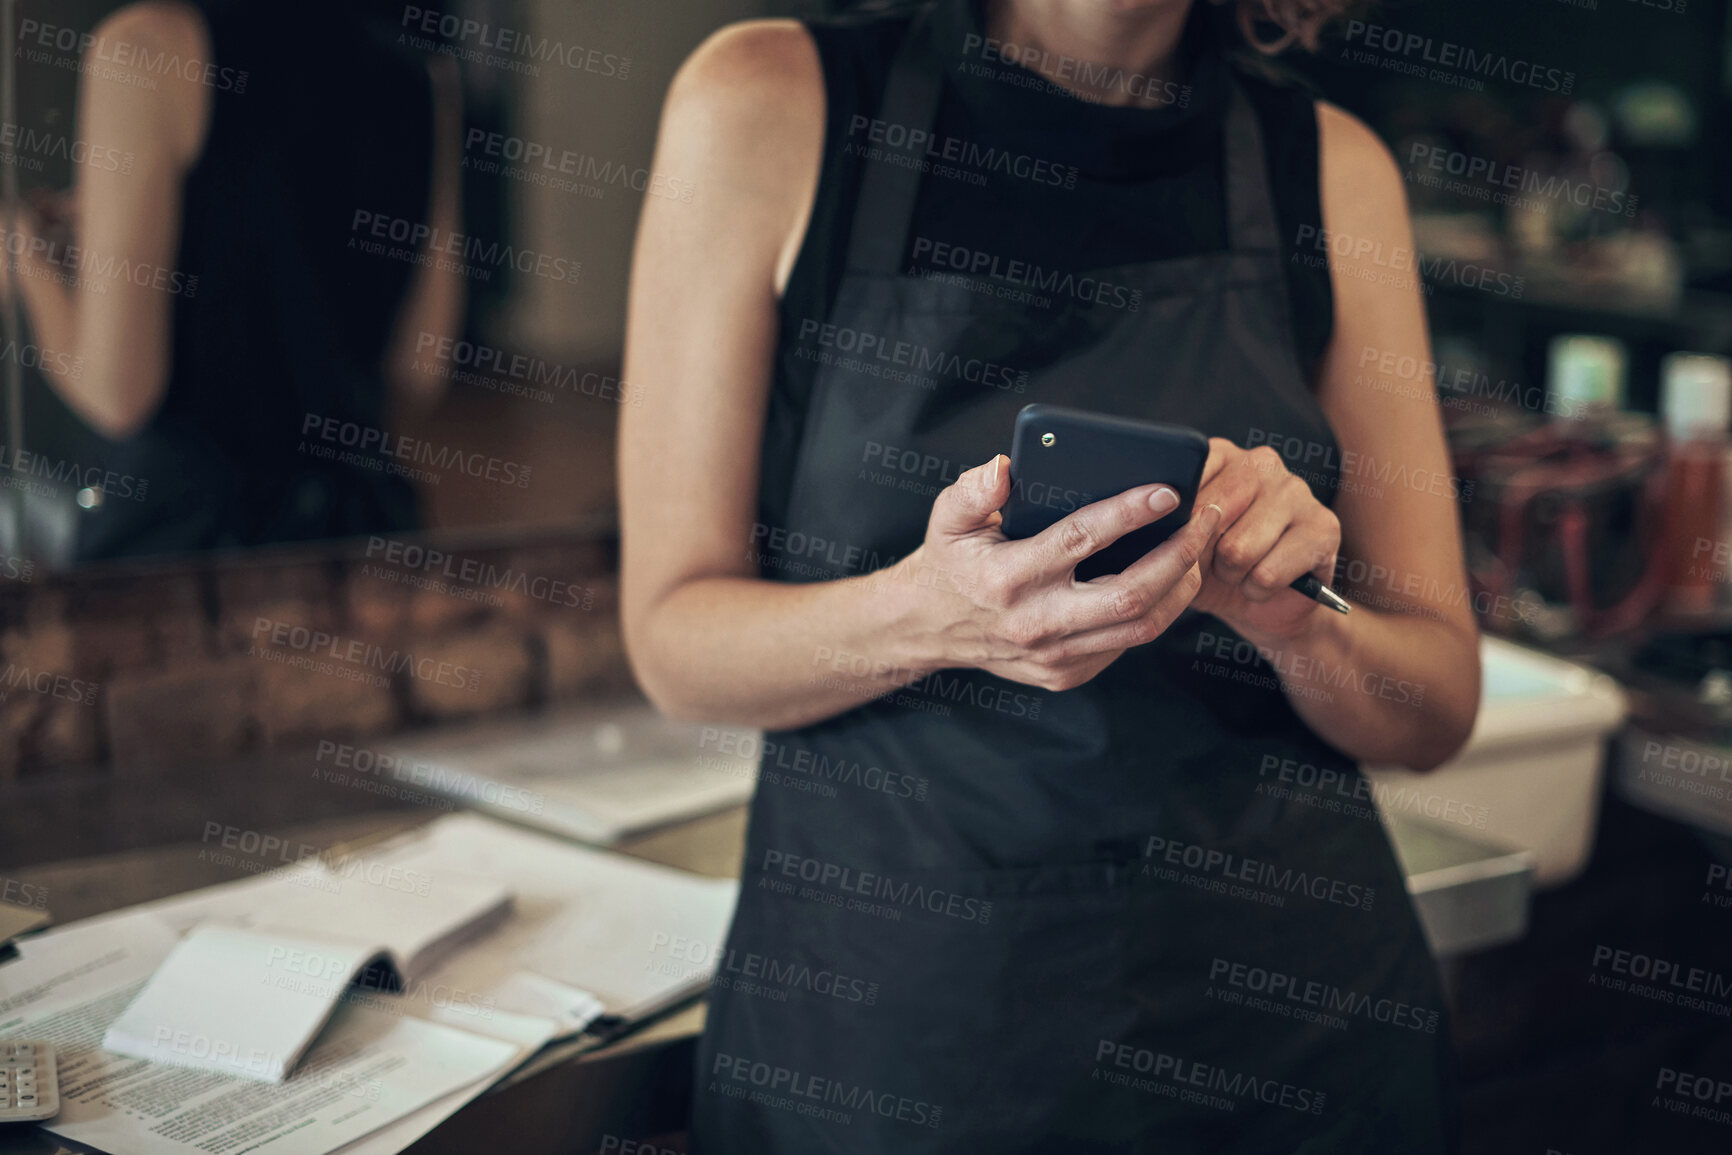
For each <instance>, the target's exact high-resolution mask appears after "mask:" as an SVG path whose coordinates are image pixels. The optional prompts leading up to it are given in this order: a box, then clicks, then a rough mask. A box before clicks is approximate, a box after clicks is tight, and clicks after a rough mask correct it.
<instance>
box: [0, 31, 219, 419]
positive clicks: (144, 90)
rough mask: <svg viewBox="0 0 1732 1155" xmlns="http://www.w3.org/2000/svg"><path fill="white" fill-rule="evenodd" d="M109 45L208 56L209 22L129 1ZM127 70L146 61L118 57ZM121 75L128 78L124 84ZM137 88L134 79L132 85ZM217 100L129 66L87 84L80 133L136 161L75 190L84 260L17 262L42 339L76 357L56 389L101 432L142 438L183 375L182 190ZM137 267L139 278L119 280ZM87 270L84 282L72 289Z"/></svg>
mask: <svg viewBox="0 0 1732 1155" xmlns="http://www.w3.org/2000/svg"><path fill="white" fill-rule="evenodd" d="M95 36H96V45H95V46H94V47H93V48H92V49H91V51H92V52H93V53H94V52H99V51H102V46H104V45H111V44H113V43H114V42H125V43H127V44H131V45H135V46H143V47H145V48H146V49H148V50H149V55H150V56H152V57H159V54H161V58H174V59H182V60H187V59H192V60H208V59H210V41H209V35H208V32H207V30H206V28H205V26H204V19H203V17H201V16H200V15H199V14H198V13H197V11H196V10H194V9H192V8H191V7H189V6H187V5H185V4H181V3H177V2H175V0H145V2H144V3H139V4H132V5H128V6H127V7H125V8H122V9H121V10H120V11H118V12H116V13H115V14H114V15H112V16H110V17H108V19H106V20H104V21H103V22H102V23H101V24H100V25H98V26H97V28H96V32H95ZM104 55H105V56H107V57H109V58H112V59H115V60H123V61H131V60H133V59H136V58H137V57H138V56H139V55H140V54H137V53H131V52H128V53H115V52H105V53H104ZM116 74H119V75H116ZM129 79H130V80H132V81H136V83H128V80H129ZM210 102H211V92H210V90H209V89H208V88H207V87H205V86H204V85H203V84H200V83H198V82H197V81H196V80H188V79H186V78H185V77H184V76H182V75H181V74H180V73H179V72H178V71H175V70H160V71H155V72H145V71H141V70H140V69H138V68H136V67H134V66H133V65H131V64H130V63H127V64H122V63H109V64H107V65H105V68H104V69H88V70H86V71H85V72H83V73H82V75H81V79H80V81H79V99H78V110H79V111H78V130H77V131H78V136H79V138H80V139H82V140H85V141H89V142H91V143H92V144H94V145H98V146H102V147H105V148H113V149H115V150H116V151H117V152H119V153H121V154H130V156H131V160H132V164H131V169H130V171H120V170H121V169H122V168H124V167H125V166H118V165H117V166H114V171H110V167H109V166H104V165H81V166H79V169H78V175H77V183H76V185H75V187H74V190H73V193H74V203H75V209H74V213H73V216H74V219H75V220H76V221H77V222H78V226H79V231H78V235H77V238H76V246H77V249H76V252H77V254H78V256H77V258H76V263H74V258H73V257H72V256H70V255H67V256H63V257H60V258H59V259H58V260H57V261H51V260H50V259H49V258H48V257H47V255H46V253H45V251H44V250H43V249H41V248H40V247H39V246H38V245H37V244H32V243H30V242H32V241H39V240H40V239H39V238H36V237H34V235H32V236H31V237H29V238H27V247H26V250H25V255H24V256H23V257H21V258H20V259H19V261H18V266H19V267H18V273H19V274H20V275H19V276H18V277H17V278H16V280H15V282H14V283H16V284H17V285H18V288H19V293H20V297H21V299H22V302H23V306H24V309H25V311H26V312H27V314H28V315H29V318H30V323H31V325H32V327H33V328H34V330H35V332H36V334H37V336H38V339H39V341H40V343H41V344H42V345H44V346H46V347H48V348H52V349H55V350H56V351H63V352H66V353H68V354H70V357H69V358H68V362H67V364H70V365H72V366H75V367H76V371H71V372H69V371H66V369H65V367H64V366H63V365H56V364H54V363H51V362H46V361H45V362H44V366H43V371H44V373H45V375H46V376H47V378H48V382H49V384H50V386H51V387H53V388H54V389H55V391H56V392H58V393H59V394H60V396H61V398H62V399H63V400H64V401H65V402H66V403H67V405H68V406H70V407H71V408H72V409H73V411H74V412H76V413H77V414H78V415H79V416H80V417H82V418H83V419H84V420H85V421H86V422H88V423H89V424H90V426H91V427H92V428H94V429H95V430H96V431H97V432H99V433H102V434H104V435H105V436H108V437H111V438H121V437H126V436H129V435H131V434H132V433H135V432H137V431H138V429H139V428H141V427H142V426H143V425H144V424H145V423H146V422H147V421H149V420H150V417H151V415H152V414H153V413H155V411H156V408H157V406H158V405H159V404H160V403H161V401H162V394H163V390H164V389H165V387H166V386H167V383H168V376H169V370H170V367H171V349H170V340H171V334H170V319H171V316H172V313H173V293H172V291H171V289H170V288H169V287H166V286H172V284H173V275H174V274H176V273H179V274H192V273H196V272H197V270H196V269H181V270H176V269H174V267H173V265H174V259H175V254H176V253H177V251H178V250H179V247H180V229H181V184H182V181H183V179H184V178H185V176H186V173H187V171H188V169H190V168H191V167H192V165H193V163H194V162H195V161H196V159H197V158H198V155H199V153H200V152H201V151H202V149H203V147H204V138H205V134H206V132H207V130H208V127H209V123H210ZM115 268H124V269H129V270H132V271H133V275H132V276H116V275H106V274H105V273H104V271H103V270H105V269H107V270H112V269H115ZM69 273H76V274H77V281H76V283H75V284H74V285H73V286H67V285H65V284H62V283H61V282H60V279H59V278H64V277H65V276H66V275H67V274H69Z"/></svg>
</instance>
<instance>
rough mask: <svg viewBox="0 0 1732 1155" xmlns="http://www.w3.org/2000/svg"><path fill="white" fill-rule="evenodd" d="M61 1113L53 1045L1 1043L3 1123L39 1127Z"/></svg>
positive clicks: (0, 1117)
mask: <svg viewBox="0 0 1732 1155" xmlns="http://www.w3.org/2000/svg"><path fill="white" fill-rule="evenodd" d="M59 1113H60V1079H59V1077H58V1076H57V1075H56V1073H55V1069H54V1046H53V1044H51V1043H35V1042H30V1041H28V1040H25V1039H0V1123H35V1122H39V1121H40V1120H43V1119H51V1118H53V1117H54V1116H55V1115H57V1114H59Z"/></svg>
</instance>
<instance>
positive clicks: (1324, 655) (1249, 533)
mask: <svg viewBox="0 0 1732 1155" xmlns="http://www.w3.org/2000/svg"><path fill="white" fill-rule="evenodd" d="M1317 120H1318V130H1319V138H1320V153H1321V165H1322V193H1323V225H1324V228H1325V230H1326V231H1327V232H1328V233H1329V234H1330V236H1331V237H1332V238H1333V239H1334V241H1335V242H1336V243H1335V244H1334V245H1333V246H1332V249H1331V256H1330V267H1331V272H1332V283H1333V287H1334V294H1335V331H1334V334H1333V336H1332V338H1331V340H1330V344H1329V348H1328V350H1327V352H1326V353H1325V355H1324V359H1323V364H1322V366H1321V368H1320V370H1319V379H1318V382H1317V393H1318V398H1319V401H1320V403H1321V405H1322V407H1323V410H1324V412H1325V413H1326V414H1327V415H1328V417H1329V421H1330V423H1331V425H1332V426H1333V427H1334V430H1335V434H1336V439H1337V441H1338V442H1339V445H1340V464H1341V481H1342V484H1341V488H1340V490H1339V492H1338V495H1337V498H1336V501H1335V505H1334V512H1333V514H1331V513H1330V511H1329V510H1327V509H1324V508H1323V507H1322V506H1321V505H1319V504H1318V503H1317V502H1316V500H1315V499H1314V498H1313V497H1312V496H1311V494H1310V492H1309V490H1308V489H1307V488H1306V487H1305V485H1304V483H1303V482H1302V481H1299V480H1298V479H1297V478H1296V477H1294V476H1292V475H1291V474H1290V473H1289V472H1288V471H1287V468H1286V465H1285V462H1284V461H1283V460H1282V458H1281V456H1280V454H1279V453H1276V452H1274V451H1272V450H1269V449H1267V448H1263V449H1259V450H1253V451H1252V452H1250V453H1246V452H1244V451H1241V450H1236V449H1234V448H1233V447H1231V446H1226V447H1225V449H1224V450H1222V451H1220V452H1218V453H1217V454H1216V455H1214V456H1213V457H1212V459H1211V462H1210V469H1211V473H1210V475H1209V476H1210V477H1211V479H1212V480H1211V481H1210V482H1209V484H1207V485H1205V489H1204V493H1205V498H1203V499H1200V500H1205V499H1207V496H1208V495H1210V494H1213V493H1223V492H1228V491H1231V490H1233V489H1234V488H1235V487H1237V488H1241V489H1243V488H1252V489H1257V488H1260V489H1261V490H1262V491H1263V492H1264V493H1265V495H1270V496H1266V499H1264V500H1260V501H1259V502H1258V503H1257V506H1256V509H1257V510H1273V511H1279V510H1282V509H1286V510H1289V511H1290V512H1289V513H1281V514H1275V515H1272V516H1269V517H1264V518H1261V519H1260V518H1259V517H1257V516H1255V515H1253V516H1247V517H1245V518H1243V519H1242V520H1241V521H1240V522H1239V523H1238V524H1235V525H1233V527H1232V528H1230V529H1228V530H1225V531H1223V533H1222V536H1221V540H1220V542H1219V543H1218V544H1217V546H1216V548H1215V551H1214V554H1213V556H1212V558H1211V559H1210V560H1209V575H1208V580H1207V581H1206V582H1205V586H1204V591H1203V593H1202V595H1200V596H1199V598H1198V601H1197V604H1198V607H1199V608H1204V609H1208V610H1209V611H1210V612H1213V613H1215V614H1217V616H1219V617H1221V618H1222V619H1223V620H1225V621H1227V622H1228V623H1229V624H1230V625H1232V626H1233V627H1234V628H1235V629H1236V630H1238V632H1239V633H1241V634H1243V635H1244V636H1245V638H1246V639H1247V640H1249V641H1251V642H1254V643H1256V644H1257V645H1258V646H1259V647H1260V648H1262V649H1263V650H1264V651H1265V652H1266V654H1267V655H1269V656H1270V660H1271V661H1272V664H1273V665H1274V666H1275V668H1276V670H1277V672H1278V673H1279V674H1280V676H1281V680H1282V683H1283V684H1284V685H1285V686H1286V688H1287V690H1288V696H1289V698H1290V700H1291V701H1292V703H1293V707H1294V709H1296V710H1297V711H1298V712H1299V713H1300V715H1302V716H1303V717H1304V718H1305V720H1306V721H1307V722H1308V723H1309V724H1310V725H1311V727H1312V728H1313V729H1315V730H1316V731H1317V733H1318V734H1320V735H1321V736H1322V737H1324V738H1325V739H1327V740H1328V741H1330V742H1331V743H1333V744H1334V745H1335V746H1337V747H1339V748H1340V749H1341V750H1343V751H1345V752H1346V753H1348V754H1351V755H1353V756H1354V757H1357V758H1362V759H1366V760H1368V761H1374V762H1392V763H1399V764H1402V765H1406V766H1409V767H1412V768H1414V769H1418V770H1429V769H1431V768H1433V767H1435V766H1436V765H1438V764H1439V763H1440V762H1442V761H1444V760H1446V759H1447V758H1448V757H1449V756H1450V755H1451V754H1453V753H1454V752H1455V751H1456V750H1457V749H1458V748H1459V747H1460V746H1461V744H1462V743H1463V742H1464V741H1466V740H1467V736H1468V733H1469V731H1470V730H1471V729H1472V726H1473V720H1474V716H1475V714H1476V713H1477V711H1478V708H1479V681H1480V666H1479V631H1478V627H1477V626H1476V624H1475V622H1474V619H1473V614H1472V611H1471V609H1470V608H1469V604H1468V599H1467V597H1466V591H1467V586H1466V580H1467V579H1466V573H1465V571H1464V568H1463V563H1462V549H1461V534H1460V529H1459V526H1458V522H1457V517H1456V508H1455V500H1454V492H1455V485H1454V482H1453V479H1452V478H1451V476H1450V472H1449V469H1450V463H1449V455H1448V452H1447V449H1446V446H1445V442H1444V436H1443V425H1442V420H1441V418H1440V416H1439V412H1438V406H1437V401H1436V398H1435V396H1434V395H1433V393H1432V389H1431V385H1430V382H1429V380H1420V381H1418V382H1417V383H1416V382H1413V381H1406V382H1403V381H1400V380H1396V379H1394V378H1393V377H1392V376H1380V375H1379V373H1378V372H1377V367H1378V365H1379V364H1396V363H1398V362H1399V361H1400V359H1402V358H1411V359H1412V362H1413V363H1416V364H1423V363H1425V362H1426V361H1429V360H1430V357H1431V352H1430V342H1429V339H1428V337H1427V332H1426V322H1425V311H1424V307H1423V305H1422V302H1421V297H1420V291H1419V288H1418V284H1417V282H1418V276H1419V274H1418V268H1417V262H1416V261H1415V260H1414V259H1413V237H1412V229H1411V227H1410V225H1409V223H1408V218H1407V203H1406V197H1405V195H1404V193H1403V190H1402V183H1401V176H1400V173H1399V171H1398V170H1397V168H1396V165H1395V162H1394V160H1393V159H1392V158H1391V157H1390V155H1389V152H1388V150H1387V149H1385V148H1384V146H1383V144H1382V143H1381V142H1380V141H1379V140H1378V139H1377V138H1376V136H1375V135H1373V134H1372V132H1371V131H1370V130H1369V129H1367V128H1366V127H1365V126H1364V125H1363V124H1362V123H1360V122H1359V121H1358V120H1356V119H1354V118H1353V117H1351V116H1349V115H1348V114H1346V113H1344V112H1342V111H1341V110H1339V109H1337V108H1334V107H1332V106H1329V105H1326V104H1322V103H1319V105H1318V112H1317ZM1342 238H1351V240H1352V242H1353V247H1350V246H1349V245H1348V244H1347V243H1346V242H1344V241H1343V240H1342ZM1355 247H1357V248H1360V250H1361V251H1364V252H1376V253H1378V254H1379V257H1378V259H1377V261H1376V262H1375V263H1374V261H1373V259H1372V258H1370V257H1359V258H1355V257H1354V256H1351V255H1349V256H1347V257H1342V256H1339V255H1337V251H1336V250H1339V249H1343V248H1345V249H1348V251H1349V252H1350V253H1351V252H1352V251H1353V249H1354V248H1355ZM1385 353H1388V354H1391V355H1392V359H1391V360H1389V361H1385V360H1384V354H1385ZM1275 494H1279V496H1278V497H1277V496H1272V495H1275ZM1338 548H1339V550H1340V551H1341V553H1342V555H1343V556H1345V557H1347V558H1350V559H1353V560H1354V561H1356V562H1364V563H1366V564H1367V566H1373V567H1378V572H1384V573H1388V574H1392V575H1395V580H1394V581H1392V582H1390V583H1388V586H1389V588H1379V589H1378V591H1377V594H1378V605H1377V606H1376V607H1372V606H1369V605H1366V604H1365V603H1364V602H1363V601H1360V603H1359V604H1357V605H1356V606H1355V608H1354V610H1353V612H1352V613H1351V614H1349V615H1347V616H1342V615H1340V614H1336V613H1333V612H1331V611H1329V610H1327V609H1324V608H1322V607H1320V606H1317V605H1315V604H1314V603H1312V602H1310V601H1309V600H1308V599H1306V598H1304V597H1302V596H1301V595H1299V594H1296V593H1294V592H1293V591H1291V590H1288V589H1286V588H1285V587H1286V584H1287V583H1288V582H1289V581H1291V580H1292V579H1293V578H1295V577H1298V576H1300V575H1301V574H1304V573H1307V572H1314V573H1316V574H1317V575H1318V576H1319V577H1322V578H1324V579H1325V580H1329V579H1330V578H1331V576H1332V571H1333V570H1334V568H1335V563H1336V555H1337V549H1338ZM1353 568H1354V572H1357V571H1358V569H1359V567H1357V566H1355V567H1353Z"/></svg>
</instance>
